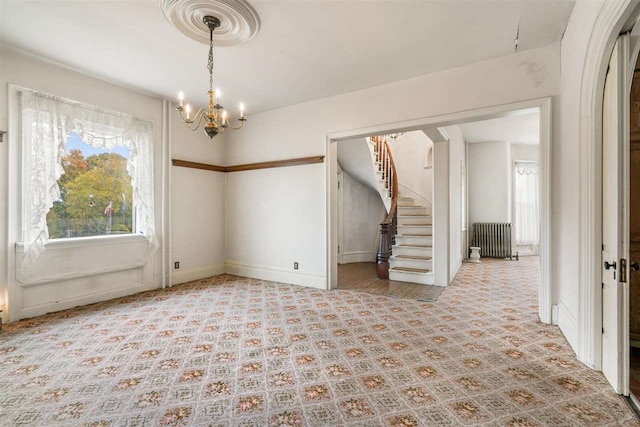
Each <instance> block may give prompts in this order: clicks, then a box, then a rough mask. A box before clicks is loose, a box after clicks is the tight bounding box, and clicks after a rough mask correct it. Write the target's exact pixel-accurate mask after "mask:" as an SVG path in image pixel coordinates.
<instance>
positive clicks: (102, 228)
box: [47, 134, 133, 239]
mask: <svg viewBox="0 0 640 427" xmlns="http://www.w3.org/2000/svg"><path fill="white" fill-rule="evenodd" d="M65 152H66V155H65V157H63V159H62V167H63V168H64V172H65V173H64V174H63V175H62V176H61V177H60V179H59V180H58V185H59V186H60V193H61V196H60V200H58V201H57V202H55V203H54V204H53V207H52V208H51V210H50V211H49V213H48V214H47V225H48V227H49V238H50V239H58V238H69V237H87V236H99V235H104V234H129V233H132V232H133V212H132V203H131V202H132V200H131V197H132V187H131V177H130V176H129V174H128V173H127V159H128V158H129V150H128V149H127V148H126V147H115V148H113V149H108V150H107V149H101V148H94V147H92V146H90V145H88V144H85V143H84V142H82V141H81V140H80V138H79V137H78V136H77V135H76V134H71V137H70V138H69V140H68V141H67V142H66V144H65Z"/></svg>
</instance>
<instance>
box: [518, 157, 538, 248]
mask: <svg viewBox="0 0 640 427" xmlns="http://www.w3.org/2000/svg"><path fill="white" fill-rule="evenodd" d="M515 187H516V188H515V199H516V206H515V208H516V214H515V216H516V218H515V228H516V229H515V234H516V239H515V240H516V245H537V244H538V241H539V235H538V226H539V211H540V208H539V206H540V203H539V198H540V193H539V191H538V164H537V163H535V162H516V176H515Z"/></svg>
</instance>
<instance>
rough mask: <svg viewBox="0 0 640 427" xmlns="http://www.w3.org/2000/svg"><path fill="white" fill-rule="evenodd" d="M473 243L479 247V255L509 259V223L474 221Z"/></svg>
mask: <svg viewBox="0 0 640 427" xmlns="http://www.w3.org/2000/svg"><path fill="white" fill-rule="evenodd" d="M473 245H474V246H479V247H480V256H483V257H490V258H509V259H511V258H512V253H511V223H509V222H475V223H474V224H473Z"/></svg>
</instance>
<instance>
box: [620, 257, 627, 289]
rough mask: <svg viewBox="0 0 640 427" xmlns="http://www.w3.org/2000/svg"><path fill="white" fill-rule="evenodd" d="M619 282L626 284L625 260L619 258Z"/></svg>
mask: <svg viewBox="0 0 640 427" xmlns="http://www.w3.org/2000/svg"><path fill="white" fill-rule="evenodd" d="M620 282H622V283H627V260H626V259H624V258H620Z"/></svg>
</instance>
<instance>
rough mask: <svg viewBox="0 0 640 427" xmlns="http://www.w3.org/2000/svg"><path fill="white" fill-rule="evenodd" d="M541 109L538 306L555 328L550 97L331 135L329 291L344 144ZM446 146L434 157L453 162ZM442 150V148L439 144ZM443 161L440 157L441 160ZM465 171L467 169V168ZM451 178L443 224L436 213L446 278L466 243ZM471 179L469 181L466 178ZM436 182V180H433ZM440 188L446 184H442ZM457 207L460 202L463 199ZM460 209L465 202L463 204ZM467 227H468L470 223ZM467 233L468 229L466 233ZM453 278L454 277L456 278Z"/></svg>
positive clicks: (332, 285) (334, 264)
mask: <svg viewBox="0 0 640 427" xmlns="http://www.w3.org/2000/svg"><path fill="white" fill-rule="evenodd" d="M527 109H536V110H537V111H538V112H539V141H540V144H539V148H538V150H539V168H540V180H539V184H540V189H539V191H540V218H539V235H540V245H539V257H540V283H539V292H538V301H539V304H538V307H539V317H540V320H541V321H542V322H544V323H552V310H551V291H550V271H551V268H550V258H549V254H550V243H551V241H550V216H551V210H550V206H551V204H550V194H551V193H550V170H551V161H550V160H551V159H550V153H551V98H540V99H534V100H531V101H524V102H518V103H512V104H505V105H501V106H496V107H489V108H484V109H478V110H471V111H465V112H460V113H453V114H446V115H441V116H434V117H428V118H422V119H416V120H412V121H406V122H401V123H391V124H387V125H379V126H371V127H368V128H359V129H354V130H348V131H341V132H335V133H330V134H328V135H327V151H326V152H327V163H326V164H327V174H326V176H327V223H328V227H327V245H326V248H327V277H328V282H329V283H328V284H329V288H330V289H335V288H337V278H338V271H337V266H338V262H337V261H338V245H337V241H338V219H337V214H338V213H337V195H338V192H337V169H338V164H337V148H338V143H339V141H344V140H348V139H353V138H362V137H368V136H373V135H381V134H390V133H397V132H410V131H415V130H424V129H432V128H441V127H446V126H452V125H459V124H464V123H469V122H475V121H482V120H489V119H496V118H501V117H509V116H512V115H513V114H514V111H519V110H527ZM439 143H442V146H441V147H442V150H441V151H439V154H438V150H436V152H434V154H433V158H434V159H435V160H437V159H438V158H440V159H445V161H446V160H447V159H448V158H449V154H450V153H449V151H448V150H449V149H448V145H447V144H446V142H443V141H439ZM436 145H437V143H436ZM438 156H441V157H438ZM462 169H464V168H462ZM467 175H468V174H466V171H464V173H463V171H460V172H459V176H458V178H459V177H460V176H467ZM450 177H451V176H450V175H449V174H447V177H446V183H445V184H446V187H445V191H444V192H443V193H442V194H443V195H444V196H445V197H444V199H445V201H446V203H445V204H444V205H441V206H445V207H446V208H445V209H444V212H443V213H442V216H441V222H440V223H439V224H440V225H438V223H437V220H438V213H437V209H434V257H435V256H437V254H438V245H437V239H438V236H437V234H438V232H439V231H438V230H440V232H441V233H442V232H443V233H444V235H443V236H441V237H440V238H442V239H443V240H444V241H445V242H444V244H443V248H444V249H443V251H444V252H442V254H447V255H445V256H443V259H445V260H446V262H447V264H446V267H445V270H446V274H447V275H448V274H449V271H450V267H451V266H450V264H449V261H450V259H451V257H450V256H449V254H450V252H449V251H450V248H451V247H452V246H450V245H449V243H450V242H451V241H454V240H455V241H457V242H462V241H464V239H462V238H461V235H460V232H461V231H463V230H461V229H452V228H451V226H450V225H451V224H450V220H449V214H450V212H451V204H450V203H449V202H450V200H449V179H450ZM467 180H468V176H467ZM434 181H437V178H434ZM437 185H444V184H443V182H442V181H440V183H439V184H436V186H437ZM457 202H461V201H460V200H458V201H457ZM436 203H437V196H436V195H435V194H434V205H435V204H436ZM459 204H460V203H459ZM464 226H467V222H465V224H464ZM464 231H466V230H464ZM451 279H452V278H451ZM446 284H449V278H448V277H447V283H446Z"/></svg>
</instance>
